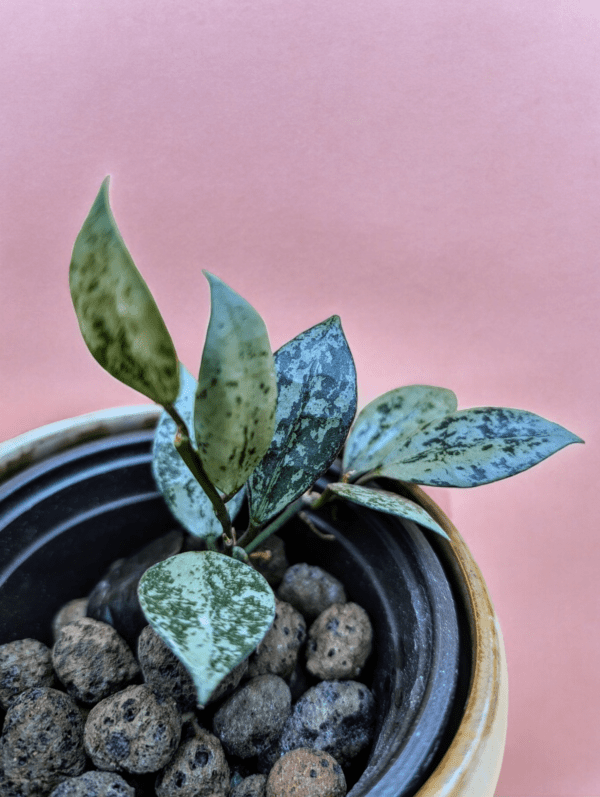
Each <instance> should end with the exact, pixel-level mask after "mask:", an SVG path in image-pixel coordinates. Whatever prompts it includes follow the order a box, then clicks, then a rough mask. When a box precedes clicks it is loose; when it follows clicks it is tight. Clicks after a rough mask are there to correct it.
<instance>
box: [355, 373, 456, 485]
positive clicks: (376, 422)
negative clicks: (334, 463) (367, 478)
mask: <svg viewBox="0 0 600 797" xmlns="http://www.w3.org/2000/svg"><path fill="white" fill-rule="evenodd" d="M456 408H457V402H456V396H455V395H454V393H453V392H452V391H451V390H447V389H446V388H443V387H431V386H429V385H409V386H407V387H400V388H397V389H396V390H390V391H389V392H388V393H384V394H383V395H382V396H379V398H376V399H375V400H374V401H372V402H371V403H370V404H367V406H366V407H365V408H364V409H362V410H361V411H360V413H359V414H358V417H357V419H356V421H355V423H354V425H353V427H352V429H351V431H350V434H349V436H348V440H347V442H346V446H345V449H344V461H343V470H344V473H348V472H350V471H351V472H352V473H353V474H355V475H357V476H358V475H360V474H361V473H366V472H367V471H370V470H373V469H374V468H377V467H379V465H381V464H383V463H384V462H386V460H387V459H388V458H389V457H390V456H393V453H394V451H395V450H396V449H397V448H398V447H399V445H400V444H401V442H402V441H403V440H405V439H406V438H408V437H410V436H411V435H412V434H414V432H415V431H416V430H417V429H418V428H419V427H421V426H423V425H424V424H426V423H429V422H430V421H433V420H435V419H436V418H441V417H444V416H445V415H449V414H450V413H452V412H455V411H456Z"/></svg>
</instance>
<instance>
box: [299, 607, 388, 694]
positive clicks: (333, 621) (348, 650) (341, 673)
mask: <svg viewBox="0 0 600 797" xmlns="http://www.w3.org/2000/svg"><path fill="white" fill-rule="evenodd" d="M372 639H373V630H372V628H371V623H370V621H369V616H368V615H367V613H366V612H365V610H364V609H363V608H362V607H360V606H359V605H358V604H356V603H334V604H333V605H332V606H330V607H329V608H328V609H326V610H325V611H324V612H322V613H321V614H320V615H319V616H318V617H317V619H316V620H315V622H314V623H313V624H312V625H311V627H310V629H309V632H308V645H307V651H306V669H307V670H308V672H309V673H310V674H311V675H314V676H315V677H317V678H320V679H321V680H322V681H334V680H342V679H344V678H356V676H357V675H359V674H360V671H361V670H362V668H363V665H364V663H365V662H366V660H367V658H368V656H369V654H370V652H371V643H372Z"/></svg>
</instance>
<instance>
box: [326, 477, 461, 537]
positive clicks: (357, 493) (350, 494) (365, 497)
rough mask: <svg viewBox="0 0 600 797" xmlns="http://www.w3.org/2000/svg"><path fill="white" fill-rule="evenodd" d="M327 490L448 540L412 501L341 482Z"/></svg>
mask: <svg viewBox="0 0 600 797" xmlns="http://www.w3.org/2000/svg"><path fill="white" fill-rule="evenodd" d="M328 489H329V490H330V491H331V492H332V493H335V494H336V495H337V496H338V497H339V498H344V499H345V500H346V501H352V502H353V503H355V504H360V505H361V506H366V507H369V509H375V510H377V511H378V512H385V513H387V514H388V515H395V516H396V517H401V518H404V519H405V520H412V521H414V522H415V523H419V524H420V525H421V526H425V527H426V528H428V529H431V531H435V532H436V533H437V534H440V535H441V536H442V537H445V539H449V537H448V535H447V534H446V532H445V531H444V529H443V528H442V527H441V526H440V525H439V524H438V523H436V521H435V520H434V519H433V518H432V517H431V515H429V514H428V513H427V512H426V511H425V510H424V509H423V508H422V507H420V506H419V505H418V504H415V503H414V501H409V500H408V498H402V496H400V495H396V493H390V492H388V491H387V490H380V489H374V488H371V487H361V486H360V485H357V484H345V483H342V482H334V483H333V484H330V485H329V486H328Z"/></svg>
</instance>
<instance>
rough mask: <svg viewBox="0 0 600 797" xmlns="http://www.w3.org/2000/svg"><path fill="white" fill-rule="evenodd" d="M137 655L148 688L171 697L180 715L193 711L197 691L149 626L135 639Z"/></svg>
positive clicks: (179, 664) (181, 665) (175, 658)
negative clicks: (136, 641)
mask: <svg viewBox="0 0 600 797" xmlns="http://www.w3.org/2000/svg"><path fill="white" fill-rule="evenodd" d="M137 654H138V656H137V657H138V661H139V663H140V667H141V669H142V675H143V676H144V681H145V682H146V683H147V684H148V686H151V687H152V688H153V689H154V690H156V691H158V692H162V693H163V694H166V695H169V697H172V698H173V700H174V701H175V702H176V703H177V708H178V709H179V711H180V712H181V713H182V714H185V713H186V712H188V711H192V710H193V709H194V707H195V706H196V687H195V686H194V681H193V680H192V676H191V675H190V674H189V673H188V671H187V670H186V668H185V667H184V666H183V664H182V663H181V662H180V661H179V659H178V658H177V656H176V655H175V654H174V653H173V651H172V650H171V649H170V648H169V646H168V645H167V644H166V642H164V641H163V640H162V639H161V637H160V636H159V635H158V634H157V633H156V631H155V630H154V629H153V628H152V627H151V626H149V625H147V626H146V627H145V628H144V630H143V631H142V633H141V634H140V636H139V638H138V644H137Z"/></svg>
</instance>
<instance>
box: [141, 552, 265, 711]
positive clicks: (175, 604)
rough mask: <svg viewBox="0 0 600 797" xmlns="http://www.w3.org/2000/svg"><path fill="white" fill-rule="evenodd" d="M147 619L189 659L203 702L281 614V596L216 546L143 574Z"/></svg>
mask: <svg viewBox="0 0 600 797" xmlns="http://www.w3.org/2000/svg"><path fill="white" fill-rule="evenodd" d="M138 597H139V600H140V604H141V607H142V610H143V612H144V614H145V616H146V619H147V620H148V622H149V623H150V625H151V626H152V628H154V630H155V631H156V632H157V633H158V634H159V635H160V636H161V637H162V639H163V640H164V641H165V642H166V644H167V645H168V646H169V648H170V649H171V650H172V651H173V653H175V655H176V656H177V657H178V658H179V659H180V661H182V662H183V664H184V665H185V667H186V668H187V670H188V672H189V673H190V675H191V676H192V678H193V680H194V684H195V686H196V692H197V695H198V704H199V705H200V706H205V705H206V704H207V702H208V700H209V698H210V696H211V694H212V693H213V691H214V689H215V687H216V686H218V684H219V683H220V682H221V681H222V680H223V678H224V677H225V676H226V675H228V673H230V672H231V670H233V668H234V667H235V666H236V665H238V664H239V663H240V662H241V661H243V660H244V659H245V658H247V657H248V656H249V655H250V653H252V651H253V650H254V649H255V648H256V647H257V645H258V644H259V642H260V641H261V640H262V639H263V637H264V635H265V634H266V633H267V631H268V630H269V627H270V626H271V623H272V622H273V619H274V617H275V596H274V594H273V590H272V589H271V587H270V586H269V584H268V582H267V581H266V579H265V578H264V577H263V576H261V575H260V573H258V572H257V571H256V570H254V568H252V567H250V566H249V565H246V564H244V563H243V562H240V561H238V560H237V559H233V558H232V557H229V556H224V555H223V554H220V553H216V552H214V551H188V552H187V553H182V554H177V556H172V557H171V558H170V559H165V560H164V561H163V562H159V563H158V564H157V565H154V566H153V567H151V568H150V569H149V570H147V571H146V572H145V573H144V575H143V576H142V578H141V579H140V583H139V587H138Z"/></svg>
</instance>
